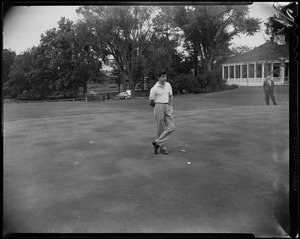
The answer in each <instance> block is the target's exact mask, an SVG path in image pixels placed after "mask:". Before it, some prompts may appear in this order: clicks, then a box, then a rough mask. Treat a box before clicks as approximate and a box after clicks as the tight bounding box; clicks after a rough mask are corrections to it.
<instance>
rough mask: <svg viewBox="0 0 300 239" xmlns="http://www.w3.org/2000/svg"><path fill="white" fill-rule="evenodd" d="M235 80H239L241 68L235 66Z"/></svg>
mask: <svg viewBox="0 0 300 239" xmlns="http://www.w3.org/2000/svg"><path fill="white" fill-rule="evenodd" d="M235 78H241V66H239V65H238V66H235Z"/></svg>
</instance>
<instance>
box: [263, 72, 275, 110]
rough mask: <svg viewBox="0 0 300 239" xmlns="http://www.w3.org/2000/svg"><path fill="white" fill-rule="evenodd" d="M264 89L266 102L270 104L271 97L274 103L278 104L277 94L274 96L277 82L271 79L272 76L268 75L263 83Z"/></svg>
mask: <svg viewBox="0 0 300 239" xmlns="http://www.w3.org/2000/svg"><path fill="white" fill-rule="evenodd" d="M263 88H264V91H265V99H266V104H267V105H269V104H270V103H269V101H270V97H271V99H272V101H273V104H274V105H277V103H276V100H275V96H274V89H275V84H274V81H273V80H272V79H271V76H270V75H268V76H267V79H266V80H265V81H264V85H263Z"/></svg>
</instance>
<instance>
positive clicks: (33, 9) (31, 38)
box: [3, 2, 276, 54]
mask: <svg viewBox="0 0 300 239" xmlns="http://www.w3.org/2000/svg"><path fill="white" fill-rule="evenodd" d="M78 7H79V6H54V5H50V6H18V7H13V8H12V9H11V10H10V11H9V12H8V13H7V14H6V15H5V16H4V19H3V24H4V25H3V49H11V50H12V51H15V52H16V53H17V54H20V53H22V52H24V51H26V50H27V49H29V48H31V47H33V46H38V44H39V42H40V39H41V34H43V33H45V32H46V31H47V30H50V29H52V28H57V27H58V23H57V22H58V21H59V20H60V19H61V17H66V18H68V19H70V20H71V21H74V22H76V20H77V19H79V15H77V13H76V9H77V8H78ZM275 13H276V10H275V9H274V8H273V2H254V3H253V4H252V5H249V16H250V17H256V18H260V19H261V20H262V21H263V22H266V19H267V18H269V17H271V16H273V15H274V14H275ZM261 26H262V30H261V32H259V33H257V34H255V35H254V36H251V37H247V36H244V35H241V36H240V37H236V38H234V40H233V42H232V43H233V46H238V45H246V46H249V47H251V48H253V47H256V46H259V45H262V44H264V43H265V42H266V40H268V39H269V37H268V36H267V35H265V34H264V24H263V23H262V25H261Z"/></svg>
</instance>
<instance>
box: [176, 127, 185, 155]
mask: <svg viewBox="0 0 300 239" xmlns="http://www.w3.org/2000/svg"><path fill="white" fill-rule="evenodd" d="M175 134H176V136H177V142H178V147H179V150H180V152H185V151H186V150H185V149H183V148H181V144H180V139H179V136H178V133H177V129H175Z"/></svg>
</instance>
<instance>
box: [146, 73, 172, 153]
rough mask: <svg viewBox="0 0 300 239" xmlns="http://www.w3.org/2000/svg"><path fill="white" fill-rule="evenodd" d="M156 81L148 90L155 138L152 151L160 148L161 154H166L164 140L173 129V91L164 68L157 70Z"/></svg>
mask: <svg viewBox="0 0 300 239" xmlns="http://www.w3.org/2000/svg"><path fill="white" fill-rule="evenodd" d="M157 76H158V81H157V82H156V84H155V85H154V86H153V87H152V88H151V90H150V96H149V104H150V105H151V106H152V107H154V117H155V121H156V130H157V139H155V140H154V141H153V142H152V145H153V147H154V152H155V154H157V150H158V149H159V148H160V152H161V153H162V154H168V151H167V149H166V147H165V142H166V141H167V139H168V138H169V136H170V134H171V133H172V132H173V131H174V130H175V125H174V118H173V91H172V86H171V85H170V83H169V82H166V80H167V73H166V71H165V70H159V71H158V74H157Z"/></svg>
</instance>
